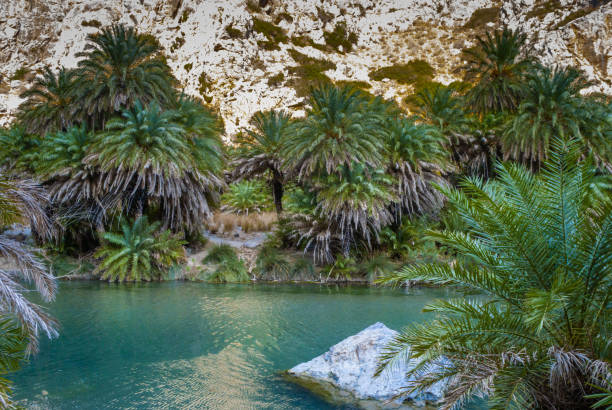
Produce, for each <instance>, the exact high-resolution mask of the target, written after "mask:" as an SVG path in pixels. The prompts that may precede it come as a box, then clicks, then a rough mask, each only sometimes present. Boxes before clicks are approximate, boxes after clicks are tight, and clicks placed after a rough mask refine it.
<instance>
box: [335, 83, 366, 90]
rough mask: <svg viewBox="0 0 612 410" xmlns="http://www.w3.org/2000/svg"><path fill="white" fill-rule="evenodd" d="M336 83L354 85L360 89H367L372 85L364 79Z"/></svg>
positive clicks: (343, 85)
mask: <svg viewBox="0 0 612 410" xmlns="http://www.w3.org/2000/svg"><path fill="white" fill-rule="evenodd" d="M336 85H337V86H338V87H354V88H357V89H359V90H361V91H365V90H369V89H370V88H372V85H371V84H370V83H368V82H366V81H354V80H351V81H337V82H336Z"/></svg>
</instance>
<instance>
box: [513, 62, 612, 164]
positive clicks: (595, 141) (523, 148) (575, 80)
mask: <svg viewBox="0 0 612 410" xmlns="http://www.w3.org/2000/svg"><path fill="white" fill-rule="evenodd" d="M528 85H529V86H528V91H527V94H526V95H525V98H524V100H523V102H522V103H521V105H520V106H519V110H518V113H517V115H516V116H515V117H514V119H513V120H512V121H511V122H509V123H508V126H507V128H506V130H505V132H504V136H503V138H502V149H503V151H504V155H505V156H506V157H507V158H513V159H516V160H520V161H524V162H526V163H532V164H535V165H537V164H538V163H539V162H540V161H542V160H543V159H544V158H546V157H547V155H548V152H549V149H550V144H551V141H552V139H553V138H555V137H557V136H562V137H563V136H565V137H568V136H574V137H578V138H581V139H582V140H583V142H584V143H585V145H586V146H587V147H590V148H591V149H592V150H593V151H595V152H596V153H600V154H602V155H605V152H606V151H608V150H609V147H610V142H609V138H607V137H608V136H609V135H610V133H611V132H612V128H611V127H610V122H609V120H608V118H607V117H606V115H605V114H604V112H605V110H604V109H603V108H604V106H602V105H601V104H600V103H598V102H596V101H593V100H590V99H586V100H585V99H584V98H583V97H582V96H581V95H580V91H581V90H583V89H584V88H586V87H588V86H589V85H590V83H589V82H588V81H586V80H585V79H584V77H583V76H582V75H581V73H580V72H579V71H578V70H576V69H573V68H557V69H554V70H551V69H548V68H540V69H539V70H537V71H535V72H533V73H532V74H531V75H530V76H529V82H528ZM598 114H600V115H598Z"/></svg>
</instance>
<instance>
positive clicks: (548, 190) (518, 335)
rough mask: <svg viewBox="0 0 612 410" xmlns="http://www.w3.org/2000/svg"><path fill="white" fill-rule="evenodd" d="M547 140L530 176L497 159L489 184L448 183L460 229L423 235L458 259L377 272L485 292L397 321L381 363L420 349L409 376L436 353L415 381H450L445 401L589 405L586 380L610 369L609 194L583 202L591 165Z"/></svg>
mask: <svg viewBox="0 0 612 410" xmlns="http://www.w3.org/2000/svg"><path fill="white" fill-rule="evenodd" d="M552 148H553V149H552V150H551V153H550V156H549V159H548V160H546V161H545V162H544V163H543V166H542V171H541V173H540V174H539V175H534V174H532V173H531V172H529V171H528V170H527V169H525V168H524V167H523V166H522V165H519V164H501V163H500V164H498V165H497V173H498V175H499V182H497V183H485V182H482V180H480V179H477V178H468V179H466V180H464V182H463V183H462V184H461V190H456V189H447V190H445V191H444V192H445V194H446V195H447V196H448V198H449V201H450V202H451V203H452V204H453V206H454V207H456V209H457V210H458V214H459V215H460V216H461V217H462V219H463V221H464V222H465V224H466V226H467V232H464V231H461V232H454V231H444V232H432V233H431V234H430V235H431V237H432V238H434V239H435V240H437V241H438V242H440V243H442V244H444V245H446V246H448V247H449V248H450V249H453V250H455V251H456V252H457V254H458V255H461V256H462V257H461V258H460V259H457V260H455V261H454V262H453V263H451V264H448V265H445V264H431V265H420V266H412V267H407V268H404V269H403V270H402V271H401V272H400V273H398V274H394V275H391V276H388V277H387V278H386V279H385V281H387V282H389V281H390V282H397V283H399V282H403V281H406V280H426V281H428V282H433V283H437V284H458V285H460V286H462V287H465V288H468V289H472V290H476V291H477V292H480V293H482V294H484V295H485V298H479V299H466V298H461V299H456V300H447V301H437V302H434V303H432V304H430V305H428V306H427V307H426V308H425V310H426V311H433V312H436V313H437V314H438V318H437V319H435V320H432V321H431V322H429V323H425V324H418V325H412V326H409V327H408V328H407V329H405V330H404V331H403V332H402V333H400V334H399V335H398V336H397V337H396V338H395V340H394V341H393V342H392V343H391V344H390V345H389V346H388V350H387V353H386V354H385V356H384V357H383V360H382V362H381V369H382V368H383V367H385V366H388V365H391V364H392V363H393V362H395V361H396V360H404V359H408V358H414V359H417V360H418V361H419V364H418V365H417V367H416V368H415V370H413V371H412V372H411V373H412V374H414V375H418V374H419V373H420V371H421V370H423V369H427V368H430V369H431V367H430V366H431V365H433V364H436V363H438V364H440V363H442V366H441V367H439V368H438V370H437V371H435V372H433V373H431V374H430V375H428V376H424V377H422V378H419V377H417V378H416V380H417V381H416V382H415V383H414V384H413V386H412V387H424V386H427V385H431V384H433V383H435V382H436V381H439V380H442V379H447V380H448V382H449V386H448V390H447V395H446V397H445V399H444V400H445V403H444V407H445V408H450V407H453V406H455V405H457V406H459V405H461V403H463V402H464V401H465V400H467V399H469V398H470V397H471V396H472V395H474V394H476V395H485V396H489V399H490V401H491V402H492V404H493V406H494V407H495V408H497V407H500V408H501V407H503V408H586V407H587V405H588V404H589V403H591V404H592V403H593V402H590V401H589V399H585V398H584V395H585V394H587V393H589V392H594V391H593V388H592V387H591V384H602V383H603V381H605V380H608V381H609V380H610V377H612V372H611V365H612V356H611V355H610V340H611V338H612V333H611V328H610V319H611V314H612V308H611V305H610V298H611V297H612V287H611V285H612V264H611V263H610V261H611V260H612V201H610V197H608V198H607V201H606V202H605V203H600V205H598V207H596V208H590V209H589V208H588V206H589V204H590V201H588V197H589V196H590V185H591V184H590V182H591V180H592V178H593V176H594V173H595V170H594V167H593V166H589V165H588V164H580V163H579V157H580V155H581V154H580V150H579V149H578V148H579V146H578V145H577V144H576V143H575V142H573V141H570V142H564V141H562V140H558V139H557V140H554V141H553V142H552ZM442 358H445V359H444V360H450V363H451V364H450V365H449V364H448V362H445V361H444V360H442ZM444 363H447V364H444Z"/></svg>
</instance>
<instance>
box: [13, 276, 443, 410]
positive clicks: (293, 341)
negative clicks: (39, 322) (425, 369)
mask: <svg viewBox="0 0 612 410" xmlns="http://www.w3.org/2000/svg"><path fill="white" fill-rule="evenodd" d="M447 296H450V293H449V291H447V290H444V289H420V290H409V291H403V290H393V289H375V288H363V287H352V288H351V287H329V286H316V285H303V286H302V285H210V284H201V283H184V282H169V283H154V284H143V285H112V284H107V283H99V282H71V283H62V284H61V288H60V293H59V295H58V298H57V301H56V302H55V303H53V304H52V305H51V308H50V310H51V312H52V313H53V314H54V315H55V317H56V318H58V319H59V320H60V322H61V325H62V328H61V336H60V337H59V338H58V339H55V340H53V341H48V340H44V341H43V342H42V344H41V352H40V353H39V354H38V355H37V356H35V357H34V358H32V360H31V361H30V363H28V364H27V365H25V366H24V368H23V369H22V370H21V371H20V372H19V373H17V374H14V375H12V377H11V378H12V379H13V380H14V382H15V395H14V396H15V398H16V399H18V400H21V403H22V404H24V405H26V406H27V407H31V408H50V409H111V408H112V409H115V408H125V409H139V408H157V409H160V408H166V409H170V408H172V409H174V408H215V409H329V408H333V407H331V406H330V405H328V404H326V403H325V402H323V401H321V400H319V399H318V398H317V397H315V396H313V395H311V394H310V393H308V392H307V391H305V390H303V389H301V388H300V387H297V386H294V385H293V384H290V383H288V382H286V381H284V380H283V379H282V378H281V377H280V376H279V375H278V372H279V371H282V370H285V369H288V368H290V367H292V366H294V365H296V364H298V363H300V362H303V361H306V360H310V359H311V358H313V357H314V356H317V355H319V354H321V353H323V352H324V351H326V350H327V349H328V348H329V347H330V346H331V345H333V344H335V343H337V342H339V341H340V340H342V339H344V338H345V337H347V336H350V335H352V334H355V333H357V332H359V331H360V330H362V329H363V328H365V327H366V326H369V325H371V324H372V323H374V322H377V321H380V322H383V323H385V324H386V325H387V326H389V327H391V328H395V329H399V328H401V327H402V326H403V325H405V324H406V323H408V322H410V321H422V320H424V319H425V318H426V317H427V316H425V315H424V314H423V313H421V308H422V307H423V305H424V304H425V303H426V302H428V301H430V300H432V299H434V298H438V297H443V298H444V297H447Z"/></svg>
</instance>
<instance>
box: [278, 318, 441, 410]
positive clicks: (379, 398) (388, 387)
mask: <svg viewBox="0 0 612 410" xmlns="http://www.w3.org/2000/svg"><path fill="white" fill-rule="evenodd" d="M395 335H397V332H396V331H395V330H392V329H389V328H388V327H387V326H385V325H384V324H382V323H380V322H379V323H375V324H373V325H372V326H370V327H367V328H366V329H364V330H362V331H361V332H359V333H357V334H356V335H354V336H350V337H348V338H346V339H344V340H343V341H341V342H340V343H338V344H336V345H334V346H332V347H331V348H330V349H329V351H327V352H326V353H324V354H322V355H321V356H318V357H315V358H314V359H312V360H311V361H309V362H305V363H301V364H299V365H297V366H295V367H294V368H292V369H290V370H289V371H288V372H287V373H288V375H289V377H290V379H292V380H293V381H295V382H296V383H298V384H300V385H302V386H304V387H306V388H308V389H311V390H313V391H314V392H315V393H318V394H320V395H322V396H324V397H325V398H326V399H328V400H330V401H332V402H345V403H351V404H355V405H359V406H361V407H367V408H398V407H406V406H410V407H415V406H423V405H425V404H428V403H435V402H437V401H439V400H440V399H441V398H442V397H443V395H444V391H445V388H446V383H444V382H439V383H437V384H435V385H434V386H432V387H430V388H428V389H426V390H425V391H419V392H413V393H408V392H406V391H405V387H406V386H408V385H409V383H410V381H411V379H409V378H407V377H406V372H407V371H408V370H410V369H411V368H413V367H414V366H415V364H416V360H411V361H410V362H407V363H406V362H402V363H398V364H397V365H396V366H393V367H391V368H388V369H386V370H385V371H384V372H383V373H382V374H381V375H380V376H378V377H375V376H374V373H375V371H376V367H377V365H378V359H379V357H380V355H381V354H382V353H383V351H384V349H385V347H386V346H387V344H388V343H389V342H390V341H391V340H392V339H393V337H394V336H395ZM444 365H448V363H445V364H444Z"/></svg>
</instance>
